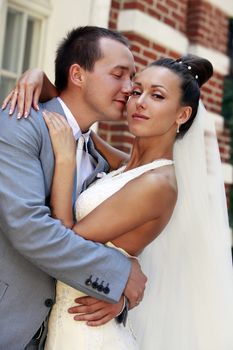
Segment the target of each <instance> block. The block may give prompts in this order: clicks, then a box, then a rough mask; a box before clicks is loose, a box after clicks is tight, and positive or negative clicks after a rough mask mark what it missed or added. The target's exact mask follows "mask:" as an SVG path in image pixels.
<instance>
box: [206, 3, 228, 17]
mask: <svg viewBox="0 0 233 350" xmlns="http://www.w3.org/2000/svg"><path fill="white" fill-rule="evenodd" d="M207 2H208V3H210V4H211V5H213V6H216V7H218V8H219V10H221V11H223V12H224V13H225V14H226V15H227V16H229V17H233V0H221V1H219V0H207Z"/></svg>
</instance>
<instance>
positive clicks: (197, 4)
mask: <svg viewBox="0 0 233 350" xmlns="http://www.w3.org/2000/svg"><path fill="white" fill-rule="evenodd" d="M128 9H137V10H139V11H142V12H144V13H147V14H148V15H150V16H151V17H152V18H155V19H157V20H159V21H161V22H163V23H165V24H167V25H168V26H170V27H172V28H174V29H175V30H177V31H179V32H180V33H182V34H183V35H185V36H186V37H187V38H188V40H189V43H190V44H199V45H202V46H204V47H206V48H210V49H214V50H218V51H219V52H221V53H224V54H225V53H226V51H227V40H228V17H227V16H226V15H225V14H224V13H223V12H222V11H220V10H219V9H217V8H216V7H214V6H212V5H210V4H209V3H207V2H205V1H200V0H134V1H132V0H112V4H111V11H110V17H109V27H110V28H111V29H117V22H118V16H119V12H120V11H124V10H128ZM124 34H125V35H126V36H127V37H128V39H129V40H130V43H131V49H132V52H133V55H134V58H135V62H136V67H137V69H138V70H140V69H141V68H143V67H145V66H146V65H147V64H148V63H150V62H151V61H153V60H155V59H157V58H159V57H161V56H169V57H172V58H177V57H179V56H180V55H182V54H183V53H184V52H175V51H174V50H170V49H169V48H168V47H166V46H163V45H161V44H158V43H157V42H156V35H155V40H154V41H151V40H148V38H146V37H144V36H141V35H139V34H137V33H134V32H124ZM223 80H224V76H223V75H222V74H220V73H219V72H214V75H213V77H212V78H211V80H210V81H208V82H207V84H205V86H204V87H203V88H202V99H203V101H204V104H205V106H206V108H207V109H208V110H209V111H211V112H214V113H217V114H221V109H222V95H223ZM99 131H100V134H101V136H102V137H103V138H104V139H106V140H108V141H109V142H110V143H111V144H113V145H114V146H115V147H118V148H119V149H122V150H124V151H126V152H129V151H130V149H131V144H132V140H133V137H132V136H131V135H130V134H129V133H128V129H127V124H126V122H125V120H122V121H121V122H114V123H111V122H109V123H101V124H100V126H99ZM219 146H220V151H221V157H222V160H223V161H224V162H228V161H229V159H230V135H229V131H228V130H225V131H224V133H223V134H222V135H219Z"/></svg>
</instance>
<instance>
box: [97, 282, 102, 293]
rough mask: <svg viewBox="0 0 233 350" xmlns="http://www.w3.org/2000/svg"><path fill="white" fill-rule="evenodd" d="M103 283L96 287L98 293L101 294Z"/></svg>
mask: <svg viewBox="0 0 233 350" xmlns="http://www.w3.org/2000/svg"><path fill="white" fill-rule="evenodd" d="M103 283H104V281H102V282H101V284H99V285H98V287H97V290H98V292H103V289H104V286H103Z"/></svg>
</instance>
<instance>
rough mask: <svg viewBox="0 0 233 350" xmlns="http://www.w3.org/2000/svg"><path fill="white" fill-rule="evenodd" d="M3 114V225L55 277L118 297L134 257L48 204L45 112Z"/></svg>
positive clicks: (26, 253) (26, 254)
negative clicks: (81, 230)
mask: <svg viewBox="0 0 233 350" xmlns="http://www.w3.org/2000/svg"><path fill="white" fill-rule="evenodd" d="M0 119H1V121H0V229H1V230H2V231H3V232H4V234H5V235H6V237H7V239H9V240H10V242H11V244H12V246H13V247H14V249H16V250H17V251H18V252H19V253H20V254H22V255H23V256H24V257H25V258H26V259H27V260H29V261H30V262H31V263H33V264H34V265H36V266H37V267H39V268H40V269H41V270H43V271H44V272H46V273H48V274H49V275H51V276H52V277H54V278H56V279H58V280H61V281H63V282H64V283H66V284H68V285H70V286H72V287H73V288H76V289H78V290H80V291H82V292H84V293H86V294H88V295H91V296H94V297H96V298H99V299H103V300H107V301H110V302H116V301H118V300H119V298H120V296H121V294H122V292H123V290H124V288H125V284H126V282H127V279H128V276H129V272H130V267H131V264H130V261H129V260H128V259H127V258H126V257H125V256H123V255H122V254H121V253H119V252H118V251H116V250H115V249H110V248H107V247H105V246H103V245H101V244H98V243H94V242H91V241H87V240H85V239H83V238H82V237H80V236H78V235H75V234H74V232H73V231H72V230H69V229H67V228H65V227H64V226H63V225H62V224H61V222H60V221H59V220H55V219H53V218H52V217H51V216H50V209H49V207H48V206H46V205H45V203H46V194H45V182H44V181H45V179H44V173H43V169H42V166H41V162H40V150H41V145H42V143H43V137H44V134H43V132H44V131H43V128H44V127H45V126H44V122H43V118H42V117H41V116H40V115H36V114H35V115H33V116H32V117H30V118H29V119H27V120H20V121H18V120H16V118H15V116H13V117H9V116H8V114H7V112H0ZM90 276H92V281H95V280H97V281H99V282H100V283H101V282H102V281H103V286H106V287H107V289H108V288H109V290H108V293H107V294H106V293H104V292H103V291H100V292H99V291H97V290H96V289H93V288H92V286H91V285H86V283H85V282H86V280H88V278H89V277H90ZM105 291H106V289H105Z"/></svg>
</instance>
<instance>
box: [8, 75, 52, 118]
mask: <svg viewBox="0 0 233 350" xmlns="http://www.w3.org/2000/svg"><path fill="white" fill-rule="evenodd" d="M57 95H58V92H57V90H56V88H55V86H54V85H53V84H52V83H51V81H50V80H49V79H48V77H47V75H46V74H45V73H44V72H43V71H42V70H40V69H37V68H33V69H29V70H27V71H26V72H24V73H23V75H22V76H21V77H20V78H19V80H18V81H17V82H16V85H15V87H14V89H13V90H12V91H11V92H10V93H9V94H8V96H7V97H6V98H5V99H4V101H3V103H2V109H5V108H6V106H7V104H8V103H9V104H10V111H9V114H10V115H11V114H13V112H14V110H15V107H16V104H17V111H18V113H17V117H18V118H19V119H20V117H22V116H24V117H26V116H28V115H29V113H30V109H31V107H33V108H34V109H35V110H38V109H39V107H38V102H39V100H40V101H41V102H43V101H48V100H50V99H51V98H53V97H55V96H57Z"/></svg>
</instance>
